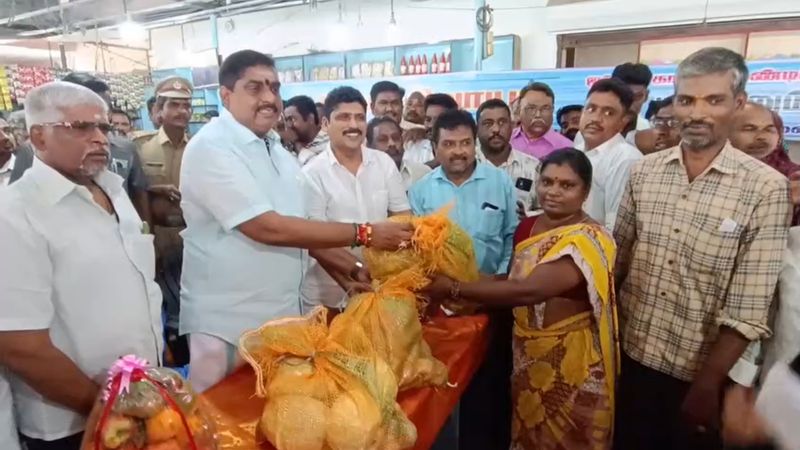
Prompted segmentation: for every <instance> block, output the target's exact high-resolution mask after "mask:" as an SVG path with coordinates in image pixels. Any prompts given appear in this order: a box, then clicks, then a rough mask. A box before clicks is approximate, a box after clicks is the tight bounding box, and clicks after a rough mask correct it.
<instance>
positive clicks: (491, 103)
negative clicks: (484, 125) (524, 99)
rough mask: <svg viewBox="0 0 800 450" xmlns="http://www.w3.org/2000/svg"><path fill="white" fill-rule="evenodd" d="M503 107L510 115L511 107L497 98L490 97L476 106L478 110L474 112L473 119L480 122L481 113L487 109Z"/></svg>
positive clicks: (509, 115)
mask: <svg viewBox="0 0 800 450" xmlns="http://www.w3.org/2000/svg"><path fill="white" fill-rule="evenodd" d="M501 108H502V109H505V110H506V111H507V112H508V117H511V108H509V107H508V104H506V102H504V101H503V100H500V99H499V98H492V99H489V100H486V101H485V102H483V103H481V106H479V107H478V112H477V113H476V114H475V121H476V122H478V123H480V121H481V113H482V112H484V111H485V110H487V109H501Z"/></svg>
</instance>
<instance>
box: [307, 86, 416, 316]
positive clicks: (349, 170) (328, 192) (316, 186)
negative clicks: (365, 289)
mask: <svg viewBox="0 0 800 450" xmlns="http://www.w3.org/2000/svg"><path fill="white" fill-rule="evenodd" d="M324 120H325V122H326V124H327V126H328V136H330V138H331V141H330V146H329V147H328V148H327V149H326V150H325V151H324V152H323V153H322V154H320V155H319V157H317V158H314V160H313V161H311V162H310V163H309V164H308V165H306V166H305V167H304V168H303V173H304V174H305V175H306V183H305V186H304V199H305V202H306V209H307V211H308V215H309V217H310V218H311V219H313V220H320V221H325V222H355V223H364V222H380V221H385V220H386V219H387V218H388V217H389V216H393V215H397V214H410V213H411V207H410V206H409V204H408V197H406V190H405V188H404V187H403V181H402V179H401V178H400V173H399V172H398V171H397V167H396V166H395V164H394V162H393V161H392V158H390V157H389V156H388V155H387V154H386V153H384V152H381V151H378V150H373V149H371V148H364V134H365V133H366V128H367V102H366V100H364V97H363V96H362V95H361V93H360V92H359V91H358V90H357V89H354V88H351V87H347V86H343V87H339V88H336V89H334V90H332V91H331V92H330V93H329V94H328V96H327V98H326V99H325V119H324ZM390 120H391V119H390ZM350 252H351V253H353V255H354V256H356V257H357V258H360V257H361V250H360V249H358V248H355V249H351V250H350ZM341 275H342V274H337V273H336V272H334V273H333V277H335V278H336V279H334V278H333V277H332V276H331V275H329V274H328V272H327V271H326V270H325V268H323V266H322V265H321V264H320V263H319V262H317V261H311V263H310V265H309V268H308V271H307V272H306V277H305V279H304V280H303V286H302V288H301V289H300V294H301V297H302V299H303V312H304V313H307V312H308V311H310V310H311V309H313V308H314V307H316V306H319V305H324V306H328V307H331V308H339V307H344V306H346V303H347V302H346V297H347V295H348V294H349V293H350V292H345V291H351V290H353V288H354V286H352V285H351V283H350V282H349V280H347V279H346V278H345V277H342V276H341Z"/></svg>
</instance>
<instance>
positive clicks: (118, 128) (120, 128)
mask: <svg viewBox="0 0 800 450" xmlns="http://www.w3.org/2000/svg"><path fill="white" fill-rule="evenodd" d="M109 115H110V116H111V117H110V120H111V126H112V127H114V132H115V133H116V134H117V136H119V137H123V138H127V137H128V135H129V134H130V132H131V130H132V129H133V126H132V125H131V118H130V116H128V113H126V112H125V111H123V110H121V109H112V110H111V113H110V114H109Z"/></svg>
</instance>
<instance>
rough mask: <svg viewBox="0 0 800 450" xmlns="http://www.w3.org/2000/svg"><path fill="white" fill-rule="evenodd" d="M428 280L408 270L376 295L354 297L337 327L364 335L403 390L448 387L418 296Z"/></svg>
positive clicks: (340, 317) (389, 281) (416, 270)
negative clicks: (430, 343) (425, 332)
mask: <svg viewBox="0 0 800 450" xmlns="http://www.w3.org/2000/svg"><path fill="white" fill-rule="evenodd" d="M427 283H428V280H427V279H426V278H425V276H424V275H423V274H422V272H421V271H420V270H419V269H407V270H405V271H403V272H400V273H399V274H396V275H395V276H394V277H392V278H391V279H389V280H387V281H385V282H384V283H383V284H381V285H379V286H378V287H377V289H376V290H375V291H373V292H367V293H363V294H359V295H356V296H354V297H352V298H351V299H350V300H349V302H348V306H347V309H346V310H345V311H344V312H343V313H341V314H339V315H338V316H337V317H336V319H334V323H336V324H337V325H339V326H341V328H342V329H343V330H345V331H344V332H345V333H347V332H350V331H352V332H353V333H364V334H366V336H367V337H368V338H369V340H370V342H371V343H372V345H373V346H374V347H375V351H376V352H377V354H378V355H379V356H380V357H381V358H383V359H384V360H385V361H386V362H388V363H389V365H390V366H391V368H392V371H393V372H394V374H395V376H396V377H397V380H398V382H399V385H400V390H406V389H411V388H415V387H424V386H432V385H434V386H441V385H444V384H446V383H447V367H446V366H445V365H444V364H442V362H440V361H439V360H437V359H436V358H434V357H433V355H432V354H431V349H430V347H429V346H428V344H427V342H425V340H424V339H423V338H422V325H421V323H420V320H419V315H418V313H417V301H416V296H415V294H414V293H413V292H412V290H416V289H419V288H421V287H423V286H425V284H427Z"/></svg>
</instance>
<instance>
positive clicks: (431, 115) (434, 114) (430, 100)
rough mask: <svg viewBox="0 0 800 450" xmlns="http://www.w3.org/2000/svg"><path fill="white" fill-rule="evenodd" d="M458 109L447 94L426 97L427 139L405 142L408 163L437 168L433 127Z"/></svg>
mask: <svg viewBox="0 0 800 450" xmlns="http://www.w3.org/2000/svg"><path fill="white" fill-rule="evenodd" d="M457 109H458V103H456V101H455V99H453V97H451V96H449V95H447V94H431V95H429V96H427V97H425V121H424V124H425V138H424V139H422V140H420V141H417V142H410V141H408V140H404V141H405V149H406V152H405V155H404V156H403V158H404V159H405V160H407V161H415V162H418V163H421V164H427V165H428V166H429V167H431V168H433V167H434V166H436V165H437V161H436V158H435V155H434V151H433V145H432V143H431V133H432V131H433V125H434V123H436V119H437V118H438V117H439V116H440V115H442V113H444V112H445V111H452V110H457Z"/></svg>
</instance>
